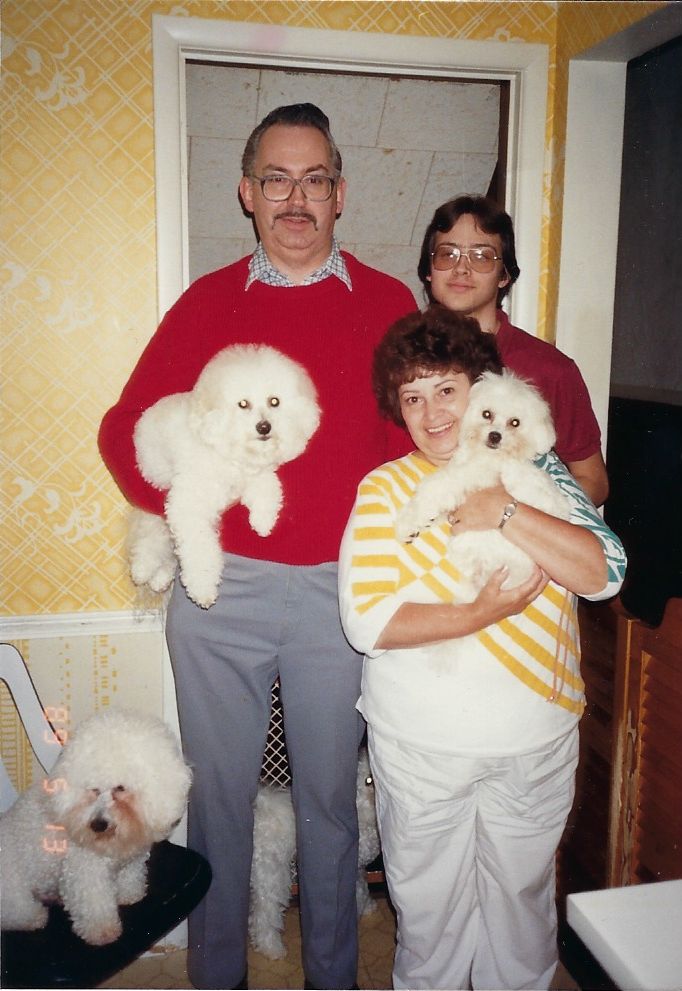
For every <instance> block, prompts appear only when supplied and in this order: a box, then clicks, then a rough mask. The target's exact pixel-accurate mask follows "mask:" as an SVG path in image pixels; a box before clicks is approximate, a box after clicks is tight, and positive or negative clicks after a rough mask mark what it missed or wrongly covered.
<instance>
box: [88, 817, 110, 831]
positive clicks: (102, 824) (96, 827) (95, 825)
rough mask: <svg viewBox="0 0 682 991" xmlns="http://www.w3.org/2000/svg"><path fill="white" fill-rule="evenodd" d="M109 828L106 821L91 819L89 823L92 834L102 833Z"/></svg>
mask: <svg viewBox="0 0 682 991" xmlns="http://www.w3.org/2000/svg"><path fill="white" fill-rule="evenodd" d="M108 828H109V823H108V822H107V821H106V819H93V820H92V822H91V823H90V829H91V830H92V831H93V833H104V832H106V830H107V829H108Z"/></svg>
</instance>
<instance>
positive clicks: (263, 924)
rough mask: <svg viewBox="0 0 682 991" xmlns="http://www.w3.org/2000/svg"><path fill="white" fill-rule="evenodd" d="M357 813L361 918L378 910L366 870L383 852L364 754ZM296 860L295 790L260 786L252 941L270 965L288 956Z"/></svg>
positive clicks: (364, 753) (256, 810) (253, 870)
mask: <svg viewBox="0 0 682 991" xmlns="http://www.w3.org/2000/svg"><path fill="white" fill-rule="evenodd" d="M357 809H358V826H359V829H360V845H359V848H358V878H357V883H356V898H357V904H358V915H369V914H370V912H374V911H376V906H375V904H374V902H373V900H372V897H371V895H370V893H369V888H368V887H367V878H366V875H365V867H366V865H367V864H371V862H372V861H373V860H374V859H375V858H376V857H377V856H378V855H379V849H380V848H379V836H378V833H377V820H376V811H375V808H374V788H373V786H372V778H371V775H370V770H369V761H368V759H367V751H366V750H364V749H363V750H361V751H360V759H359V762H358V778H357ZM295 856H296V826H295V823H294V809H293V806H292V803H291V790H290V789H289V788H277V787H274V786H272V785H264V784H261V785H259V788H258V795H257V797H256V803H255V806H254V825H253V861H252V864H251V902H250V907H249V937H250V939H251V943H252V945H253V947H254V948H255V949H256V950H258V952H259V953H262V954H263V955H264V956H266V957H269V958H270V959H271V960H280V959H281V958H282V957H284V956H286V950H285V948H284V943H283V942H282V935H281V934H282V930H283V928H284V911H285V909H286V908H287V906H288V905H289V902H290V900H291V882H292V879H293V877H294V872H295V866H294V860H295Z"/></svg>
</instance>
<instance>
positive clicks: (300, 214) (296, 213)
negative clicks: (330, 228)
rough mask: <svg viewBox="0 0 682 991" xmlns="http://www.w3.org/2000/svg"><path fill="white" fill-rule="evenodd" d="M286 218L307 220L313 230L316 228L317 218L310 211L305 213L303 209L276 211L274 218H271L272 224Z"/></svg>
mask: <svg viewBox="0 0 682 991" xmlns="http://www.w3.org/2000/svg"><path fill="white" fill-rule="evenodd" d="M287 218H290V219H292V220H308V221H310V223H311V224H312V225H313V227H314V228H315V230H317V218H316V217H315V215H314V214H312V213H306V211H305V210H285V211H284V213H278V214H277V216H276V217H275V220H273V224H274V223H275V221H277V220H286V219H287Z"/></svg>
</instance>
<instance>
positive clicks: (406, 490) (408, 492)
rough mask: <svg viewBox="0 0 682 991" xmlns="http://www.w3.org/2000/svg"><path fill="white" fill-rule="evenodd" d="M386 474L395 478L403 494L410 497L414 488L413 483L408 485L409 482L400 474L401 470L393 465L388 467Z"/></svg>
mask: <svg viewBox="0 0 682 991" xmlns="http://www.w3.org/2000/svg"><path fill="white" fill-rule="evenodd" d="M386 474H387V475H389V476H390V478H392V479H393V481H394V482H395V484H396V485H397V486H398V488H399V489H400V491H401V492H402V493H403V495H406V496H407V497H408V498H410V496H411V495H412V493H413V491H414V490H413V488H412V486H411V485H408V483H407V482H406V481H405V479H404V478H403V476H402V475H401V474H400V472H398V471H396V470H395V468H394V467H392V466H391V467H388V468H386ZM387 484H388V483H387Z"/></svg>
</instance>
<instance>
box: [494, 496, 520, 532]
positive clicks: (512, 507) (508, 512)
mask: <svg viewBox="0 0 682 991" xmlns="http://www.w3.org/2000/svg"><path fill="white" fill-rule="evenodd" d="M518 506H519V504H518V502H516V501H515V502H508V503H507V505H506V506H505V507H504V510H503V512H502V519H501V520H500V522H499V523H498V525H497V529H498V530H501V529H502V527H503V526H504V524H505V523H506V522H507V520H510V519H511V518H512V516H513V515H514V513H515V512H516V510H517V509H518Z"/></svg>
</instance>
